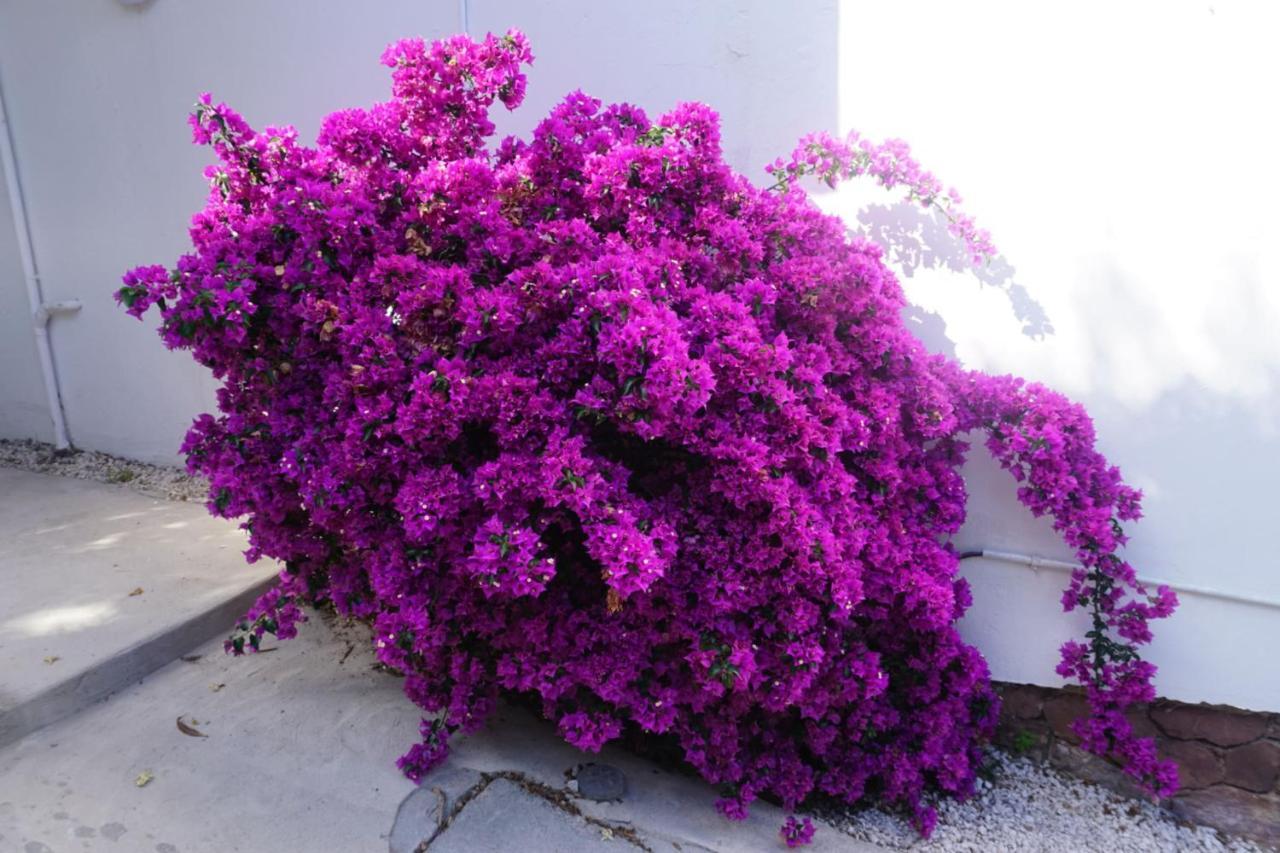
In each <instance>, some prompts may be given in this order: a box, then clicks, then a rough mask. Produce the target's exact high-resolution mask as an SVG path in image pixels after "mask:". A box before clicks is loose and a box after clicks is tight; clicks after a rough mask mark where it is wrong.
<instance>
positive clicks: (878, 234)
mask: <svg viewBox="0 0 1280 853" xmlns="http://www.w3.org/2000/svg"><path fill="white" fill-rule="evenodd" d="M858 222H859V224H861V226H862V228H863V229H864V230H865V232H866V236H867V237H868V238H869V239H871V240H872V241H873V242H875V243H876V244H878V245H879V246H881V247H883V248H884V250H885V259H886V260H887V261H888V262H889V264H890V265H891V266H892V267H893V268H895V269H899V270H901V271H902V273H903V274H904V275H906V276H907V277H908V278H910V277H912V276H914V275H915V272H916V270H920V269H926V270H932V269H946V270H951V271H952V272H956V273H967V274H970V275H973V276H974V277H975V278H977V279H978V281H979V282H981V284H982V285H983V286H984V287H994V288H996V289H997V290H999V291H1001V292H1002V293H1003V294H1004V295H1005V297H1006V298H1007V299H1008V300H1009V306H1010V307H1011V308H1012V309H1013V316H1014V317H1015V318H1016V319H1017V320H1018V321H1019V322H1020V323H1021V324H1022V334H1024V335H1026V336H1027V337H1029V338H1035V339H1037V340H1039V339H1043V338H1045V337H1046V336H1048V335H1052V334H1053V323H1052V322H1050V320H1049V316H1048V314H1047V313H1046V312H1045V310H1044V306H1042V305H1041V304H1040V303H1039V302H1037V301H1036V299H1035V298H1034V297H1033V296H1032V295H1031V293H1030V292H1029V291H1028V290H1027V289H1026V288H1025V287H1024V286H1022V285H1021V284H1019V283H1018V282H1017V280H1016V278H1015V276H1016V274H1017V270H1016V269H1015V268H1014V267H1013V266H1012V265H1011V264H1010V263H1009V262H1008V261H1007V260H1006V259H1005V257H1004V256H1003V255H1000V256H998V257H996V258H995V259H994V260H991V261H989V262H988V263H987V264H986V265H984V266H981V267H975V266H973V265H972V264H971V263H970V262H969V258H968V256H967V254H966V252H965V247H964V245H963V244H962V243H961V242H960V241H959V240H957V239H956V238H955V237H954V236H952V234H951V233H950V232H949V231H947V227H946V224H945V223H944V222H943V221H942V220H941V219H940V218H939V217H938V216H935V215H934V214H933V213H932V212H929V211H926V210H925V209H923V208H921V207H920V206H918V205H915V204H911V203H909V202H905V201H903V202H898V203H896V204H892V205H886V204H872V205H868V206H866V207H864V208H863V209H861V210H860V211H859V212H858ZM930 318H932V320H931V319H930ZM908 321H909V324H912V325H922V326H924V330H923V331H924V333H925V334H926V335H927V334H928V333H929V331H930V330H931V327H932V326H934V325H937V324H938V323H941V318H939V317H938V316H937V315H936V314H932V313H931V312H927V311H924V310H923V309H920V308H918V307H916V306H912V313H910V314H908ZM922 336H924V335H922ZM932 337H933V336H932V335H930V336H929V338H928V339H932Z"/></svg>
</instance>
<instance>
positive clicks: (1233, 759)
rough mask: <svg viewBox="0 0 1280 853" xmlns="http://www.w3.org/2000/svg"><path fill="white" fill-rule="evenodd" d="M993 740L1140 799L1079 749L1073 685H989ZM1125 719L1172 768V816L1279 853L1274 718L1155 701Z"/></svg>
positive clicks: (1278, 747) (1120, 777) (1279, 724)
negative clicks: (995, 711)
mask: <svg viewBox="0 0 1280 853" xmlns="http://www.w3.org/2000/svg"><path fill="white" fill-rule="evenodd" d="M996 688H997V690H998V691H999V693H1000V695H1001V697H1002V699H1003V706H1002V708H1001V712H1000V726H999V729H998V730H997V733H996V743H997V744H999V745H1000V746H1002V747H1004V748H1006V749H1008V750H1010V751H1011V752H1013V753H1014V754H1022V755H1027V756H1029V757H1031V758H1033V759H1035V760H1038V761H1041V762H1047V763H1049V764H1051V765H1052V766H1054V767H1057V768H1059V769H1061V770H1064V771H1066V772H1068V773H1071V774H1073V775H1075V776H1078V777H1080V778H1083V779H1085V780H1087V781H1090V782H1096V783H1098V784H1101V785H1106V786H1107V787H1109V788H1112V789H1113V790H1116V791H1118V792H1120V793H1122V794H1125V795H1128V796H1132V797H1141V798H1143V799H1149V798H1148V797H1145V795H1143V794H1142V793H1141V792H1140V791H1139V790H1138V789H1137V788H1136V786H1134V785H1133V784H1132V782H1131V781H1130V780H1129V779H1128V777H1127V776H1125V775H1124V774H1123V773H1121V772H1120V771H1119V769H1118V768H1116V767H1115V766H1114V765H1113V764H1111V763H1109V762H1107V761H1104V760H1102V759H1100V758H1098V757H1096V756H1094V755H1091V754H1089V753H1087V752H1085V751H1084V750H1082V749H1080V748H1079V746H1078V745H1077V744H1079V742H1080V738H1078V737H1077V736H1076V735H1075V733H1074V732H1072V731H1071V721H1072V720H1075V719H1077V718H1078V717H1080V716H1081V715H1082V714H1083V713H1085V710H1086V701H1085V697H1084V694H1083V692H1082V691H1081V690H1080V689H1079V688H1071V687H1066V688H1053V687H1039V686H1037V685H1033V684H1007V683H999V682H998V683H997V684H996ZM1129 720H1130V722H1131V723H1132V724H1133V727H1134V730H1135V731H1136V732H1137V733H1138V734H1139V735H1142V736H1145V737H1154V738H1155V739H1156V745H1157V748H1158V749H1159V752H1160V755H1161V756H1162V757H1164V758H1169V759H1172V760H1173V761H1175V762H1176V763H1177V764H1178V775H1179V779H1180V782H1181V786H1182V790H1181V791H1179V793H1178V794H1177V795H1175V796H1174V797H1172V798H1171V799H1169V800H1166V801H1164V802H1163V803H1162V805H1163V806H1164V807H1165V808H1167V809H1168V810H1169V811H1170V812H1172V813H1173V814H1174V815H1176V816H1177V817H1180V818H1183V819H1185V820H1191V821H1194V822H1196V823H1200V824H1205V825H1207V826H1212V827H1214V828H1216V829H1220V830H1222V831H1224V832H1229V833H1233V834H1236V835H1242V836H1245V837H1247V838H1251V839H1254V840H1256V841H1259V842H1262V843H1264V844H1268V845H1271V846H1273V847H1275V848H1277V849H1278V850H1280V714H1270V713H1262V712H1257V711H1242V710H1240V709H1239V708H1231V707H1228V706H1226V705H1205V704H1200V705H1192V704H1188V703H1185V702H1175V701H1173V700H1171V699H1159V700H1157V701H1155V702H1153V703H1151V704H1150V705H1142V706H1137V707H1135V708H1133V709H1132V710H1131V711H1130V712H1129Z"/></svg>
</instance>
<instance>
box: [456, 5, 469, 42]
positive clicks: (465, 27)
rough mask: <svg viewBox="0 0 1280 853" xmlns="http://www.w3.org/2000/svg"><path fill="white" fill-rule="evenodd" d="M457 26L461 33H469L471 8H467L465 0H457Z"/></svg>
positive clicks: (467, 34)
mask: <svg viewBox="0 0 1280 853" xmlns="http://www.w3.org/2000/svg"><path fill="white" fill-rule="evenodd" d="M458 26H459V27H461V28H462V34H463V35H466V36H469V35H471V10H470V9H468V8H467V0H458Z"/></svg>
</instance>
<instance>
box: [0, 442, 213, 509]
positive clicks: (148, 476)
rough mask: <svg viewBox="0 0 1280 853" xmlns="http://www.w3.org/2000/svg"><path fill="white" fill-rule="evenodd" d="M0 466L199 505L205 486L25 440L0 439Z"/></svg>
mask: <svg viewBox="0 0 1280 853" xmlns="http://www.w3.org/2000/svg"><path fill="white" fill-rule="evenodd" d="M0 466H4V467H7V468H20V469H22V470H23V471H35V472H36V473H39V474H57V475H59V476H62V477H76V478H78V479H81V480H97V481H98V482H100V483H114V484H116V485H119V486H123V487H125V488H127V489H132V490H133V491H135V492H140V493H141V494H144V495H147V496H149V497H153V498H160V499H161V500H169V501H194V502H196V503H200V502H203V501H204V500H205V499H206V497H207V496H208V491H209V487H208V484H207V483H206V482H205V480H204V479H203V478H202V477H193V476H191V475H190V474H188V473H187V472H186V471H184V470H182V469H181V468H175V467H171V466H167V465H148V464H147V463H145V462H134V461H133V460H132V459H121V458H120V457H118V456H111V455H110V454H107V453H99V452H98V451H96V450H71V451H63V452H61V453H59V452H58V451H56V450H55V449H54V447H53V445H52V444H45V443H44V442H41V441H31V440H29V439H0Z"/></svg>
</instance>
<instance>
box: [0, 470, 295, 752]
mask: <svg viewBox="0 0 1280 853" xmlns="http://www.w3.org/2000/svg"><path fill="white" fill-rule="evenodd" d="M244 547H245V538H244V534H243V533H242V532H241V531H240V530H239V529H238V528H237V527H236V525H235V524H233V523H229V522H227V521H224V520H220V519H215V518H212V517H210V516H209V514H208V513H207V512H206V511H205V508H204V507H203V506H201V505H199V504H187V503H177V502H170V501H161V500H155V499H152V498H147V497H144V496H142V495H139V494H137V493H136V492H133V491H130V490H128V489H126V488H123V487H120V486H112V485H107V484H104V483H94V482H88V481H85V480H74V479H69V478H65V477H53V476H48V475H44V474H32V473H28V472H25V471H18V470H14V469H11V468H0V590H3V593H2V594H0V745H3V744H6V743H10V742H12V741H14V740H16V739H17V738H20V737H22V736H23V735H25V734H28V733H29V732H32V731H34V730H35V729H37V728H39V727H41V726H44V725H47V724H49V723H51V722H54V721H56V720H59V719H62V718H63V717H66V716H67V715H69V714H73V713H75V712H76V711H78V710H80V709H81V708H84V707H86V706H87V705H89V704H91V703H92V702H94V701H97V700H98V699H101V698H102V697H103V696H106V695H107V694H109V693H111V692H112V691H113V690H116V689H118V688H120V687H123V686H125V685H128V684H132V683H134V682H136V681H137V680H138V679H139V678H141V677H142V676H144V675H146V674H147V673H149V672H151V671H153V670H155V669H156V668H158V667H160V666H163V665H164V664H166V663H168V662H169V661H171V660H173V659H174V658H176V657H178V656H179V655H181V654H183V653H184V652H186V651H188V650H189V649H191V648H192V647H194V646H196V645H198V644H200V643H203V642H205V641H206V640H208V639H209V638H211V637H214V636H218V635H225V634H226V633H227V631H228V628H229V627H230V626H231V624H232V623H233V621H234V620H235V618H236V617H237V616H239V615H240V614H241V613H243V612H244V611H245V610H246V609H247V608H248V605H249V604H250V603H251V602H252V601H253V599H254V598H255V597H256V596H257V595H258V594H260V593H261V591H262V590H263V589H264V588H265V586H266V584H267V583H268V582H269V580H270V578H271V577H272V576H273V575H274V574H275V572H276V571H277V568H276V567H275V566H274V565H273V564H272V563H271V562H270V561H263V562H260V563H258V564H257V565H254V566H250V565H247V564H246V563H245V561H244V557H243V556H242V554H241V552H242V551H243V550H244Z"/></svg>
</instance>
